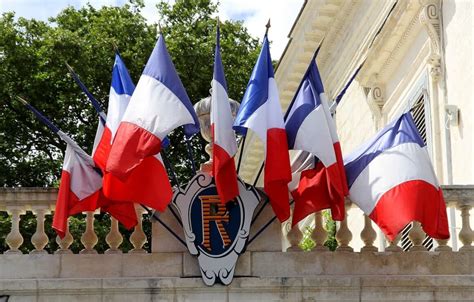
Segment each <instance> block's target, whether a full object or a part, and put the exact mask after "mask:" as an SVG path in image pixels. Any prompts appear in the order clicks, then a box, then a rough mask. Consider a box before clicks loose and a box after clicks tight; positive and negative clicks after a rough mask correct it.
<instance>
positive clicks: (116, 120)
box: [92, 53, 135, 171]
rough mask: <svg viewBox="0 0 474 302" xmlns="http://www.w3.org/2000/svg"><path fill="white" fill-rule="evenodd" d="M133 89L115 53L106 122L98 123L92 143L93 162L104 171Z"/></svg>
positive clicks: (119, 58)
mask: <svg viewBox="0 0 474 302" xmlns="http://www.w3.org/2000/svg"><path fill="white" fill-rule="evenodd" d="M134 90H135V85H134V84H133V81H132V79H131V77H130V74H129V73H128V70H127V67H126V66H125V63H124V62H123V60H122V58H121V57H120V54H118V53H116V54H115V62H114V67H113V69H112V85H111V87H110V93H109V105H108V108H107V116H106V117H105V119H106V123H105V127H104V126H103V125H102V123H99V127H98V130H97V134H96V143H94V148H93V150H92V154H93V159H94V162H95V163H96V164H97V166H99V167H100V168H101V169H102V170H104V171H105V166H106V164H107V159H108V157H109V153H110V148H111V146H112V141H113V139H114V136H115V133H116V132H117V129H118V126H119V124H120V122H121V120H122V117H123V114H124V113H125V110H126V109H127V107H128V103H129V102H130V98H131V96H132V94H133V91H134Z"/></svg>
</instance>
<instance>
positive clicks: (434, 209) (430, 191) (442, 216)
mask: <svg viewBox="0 0 474 302" xmlns="http://www.w3.org/2000/svg"><path fill="white" fill-rule="evenodd" d="M369 217H370V218H371V219H372V220H373V221H374V222H375V223H376V224H377V225H378V226H379V227H380V229H382V231H383V232H384V233H385V235H387V237H388V238H389V239H390V240H394V239H395V237H396V236H397V235H398V233H399V232H400V231H401V230H402V229H403V228H404V227H405V226H406V225H407V224H408V223H410V222H412V221H414V220H416V221H419V222H420V223H421V225H422V227H423V230H424V231H425V232H426V234H428V235H429V236H431V237H433V238H437V239H448V238H449V228H448V217H447V215H446V203H445V201H444V198H443V192H442V190H441V188H439V189H438V188H435V187H434V186H433V185H431V184H429V183H427V182H425V181H422V180H413V181H408V182H404V183H402V184H400V185H398V186H396V187H394V188H392V189H390V190H389V191H387V192H386V193H385V194H384V195H383V196H382V197H381V198H380V200H379V201H378V203H377V205H376V206H375V208H374V210H373V211H372V213H371V214H370V216H369Z"/></svg>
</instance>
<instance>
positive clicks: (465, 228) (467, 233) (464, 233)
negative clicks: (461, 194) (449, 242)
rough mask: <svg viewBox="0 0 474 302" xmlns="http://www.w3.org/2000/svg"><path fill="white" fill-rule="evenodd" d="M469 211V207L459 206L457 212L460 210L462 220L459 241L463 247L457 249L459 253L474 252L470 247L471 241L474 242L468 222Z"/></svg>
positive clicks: (473, 248)
mask: <svg viewBox="0 0 474 302" xmlns="http://www.w3.org/2000/svg"><path fill="white" fill-rule="evenodd" d="M470 209H471V206H469V205H460V206H459V210H461V220H462V227H461V231H460V232H459V240H460V241H461V242H462V244H463V246H462V247H461V248H460V249H459V251H472V250H474V246H473V245H472V241H473V240H474V232H473V231H472V229H471V225H470V222H469V210H470Z"/></svg>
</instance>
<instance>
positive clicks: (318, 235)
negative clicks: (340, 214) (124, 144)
mask: <svg viewBox="0 0 474 302" xmlns="http://www.w3.org/2000/svg"><path fill="white" fill-rule="evenodd" d="M443 191H444V195H445V200H446V203H447V206H448V208H451V207H454V208H456V209H457V210H459V211H460V217H461V223H460V225H461V227H460V230H459V232H458V234H451V236H453V235H454V236H457V237H458V239H459V242H460V243H462V245H461V246H460V248H459V251H472V250H474V246H473V245H472V242H473V241H474V232H473V230H472V227H471V218H470V211H471V209H472V207H473V205H474V186H446V187H444V188H443ZM56 194H57V190H56V189H51V188H15V189H10V188H2V189H1V190H0V212H7V213H8V215H10V216H11V227H10V231H9V233H8V234H6V238H5V242H6V244H7V245H8V250H6V251H5V252H4V253H5V254H21V253H22V252H21V251H20V247H21V246H22V244H24V238H23V235H22V230H21V229H20V221H21V218H22V215H24V214H25V213H26V211H31V212H32V213H33V214H34V215H35V218H36V231H35V233H34V234H33V236H32V237H31V244H32V245H33V246H34V249H33V250H31V252H30V253H31V254H45V253H47V252H46V250H45V246H46V245H47V244H48V242H49V240H50V238H48V236H47V234H46V232H45V224H44V221H45V217H46V216H47V215H51V213H52V211H54V206H55V200H56ZM347 205H348V206H347V207H346V212H347V209H349V208H350V207H351V204H350V202H348V204H347ZM136 211H137V217H138V221H139V223H138V225H137V226H136V227H135V229H134V230H133V233H132V234H131V235H130V237H129V240H130V243H131V244H132V246H133V249H131V250H130V251H129V253H147V251H146V250H145V249H144V248H143V246H144V245H145V243H146V241H147V235H146V234H145V232H144V230H143V227H142V220H143V214H145V212H144V211H143V209H142V208H141V207H138V206H137V207H136ZM85 214H86V216H85V224H86V228H85V231H84V232H83V234H82V236H81V237H80V242H81V243H82V245H83V249H82V250H81V251H80V254H96V253H97V251H96V250H95V249H94V247H95V246H96V244H97V242H98V239H99V238H98V236H97V234H96V232H95V229H94V215H96V214H98V213H93V212H87V213H85ZM267 216H268V215H267ZM262 219H265V218H264V217H263V216H262ZM267 219H268V218H267ZM351 219H363V224H364V227H363V229H362V231H361V232H360V234H354V233H353V232H352V231H351V229H350V228H349V227H348V221H350V220H351ZM260 224H262V222H261V223H260ZM272 230H273V232H274V231H275V228H273V229H272ZM175 231H176V232H178V233H179V231H180V230H179V228H176V225H175ZM268 232H272V231H268ZM157 233H159V234H158V235H157V236H154V234H151V237H152V238H155V237H158V238H156V240H160V236H162V235H160V234H163V233H162V232H157ZM3 235H5V234H3ZM273 235H274V234H273ZM376 235H377V234H376V231H375V229H374V226H373V223H372V222H371V220H370V219H369V218H368V217H367V216H365V215H362V216H360V217H351V215H346V218H345V219H344V221H342V222H340V223H339V227H338V228H337V232H336V235H335V238H336V240H337V244H338V246H337V248H336V252H353V248H352V247H351V244H350V243H351V241H352V240H353V239H354V238H356V237H358V238H357V240H360V241H361V242H362V248H361V249H360V251H361V252H377V251H378V248H377V247H376V245H375V243H374V241H375V239H376ZM264 236H265V235H264ZM264 236H262V238H263V237H264ZM286 236H287V240H288V242H289V244H290V247H289V248H288V249H287V251H291V252H295V251H301V249H300V248H299V246H298V244H299V242H300V241H301V238H302V237H303V235H302V232H301V230H300V229H299V228H293V229H291V230H289V232H288V233H287V235H286ZM327 237H328V234H327V232H326V230H325V229H324V227H323V217H322V215H321V213H316V214H315V224H314V229H313V232H312V234H311V238H312V239H313V241H314V242H315V248H314V251H316V252H317V251H327V250H328V249H327V247H325V246H324V243H325V241H326V239H327ZM408 237H409V239H410V241H411V242H412V247H411V248H410V251H426V248H425V247H424V246H423V245H422V242H423V240H424V239H425V233H424V232H423V230H422V228H421V225H420V223H418V222H414V223H413V227H412V228H411V230H410V232H409V235H408ZM73 240H74V238H73V237H72V235H71V233H70V232H69V230H68V231H67V232H66V236H65V237H64V238H63V239H60V238H59V237H57V238H56V242H57V243H58V246H59V248H58V249H57V250H56V251H54V253H57V254H70V253H72V251H71V250H70V248H69V247H70V245H71V244H72V242H73ZM123 240H124V238H123V235H122V234H121V233H120V231H119V227H118V222H117V220H116V219H114V218H112V217H111V218H110V228H109V232H108V234H107V235H106V237H105V241H106V243H107V245H108V247H109V248H108V249H107V250H106V251H105V253H106V254H120V253H122V250H121V249H120V245H121V244H122V242H123ZM257 240H258V239H257ZM399 240H400V236H398V237H397V238H396V239H395V240H394V242H388V246H387V247H386V248H385V251H386V252H401V251H402V249H401V248H400V246H399V245H398V242H399ZM436 241H437V247H436V248H435V251H452V247H450V246H449V245H448V244H447V243H448V240H436ZM260 250H264V249H261V248H260ZM153 251H154V252H160V249H159V248H158V249H153ZM164 251H166V249H165V250H164Z"/></svg>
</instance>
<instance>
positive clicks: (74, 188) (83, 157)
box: [18, 98, 137, 238]
mask: <svg viewBox="0 0 474 302" xmlns="http://www.w3.org/2000/svg"><path fill="white" fill-rule="evenodd" d="M18 99H19V100H20V101H21V102H22V103H23V104H24V105H25V106H26V107H27V108H28V109H30V110H31V111H32V112H33V113H34V114H35V115H36V117H38V119H39V120H41V121H42V122H43V123H44V124H45V125H46V126H48V128H50V129H51V130H52V131H53V132H54V133H56V134H57V135H59V137H60V138H61V139H62V140H63V141H64V142H66V144H67V147H66V152H65V154H64V163H63V169H62V173H61V183H60V185H59V191H58V197H57V200H56V208H55V212H54V218H53V228H54V230H55V231H56V233H57V234H58V235H59V237H61V238H63V237H64V235H65V233H66V231H67V219H68V217H69V216H72V215H75V214H77V213H81V212H84V211H95V210H96V209H97V208H99V207H102V206H107V205H109V208H108V209H107V210H106V211H107V212H109V213H110V214H111V215H112V216H113V217H115V218H116V219H117V220H119V221H120V222H121V223H122V224H123V225H124V226H125V227H126V228H131V227H133V226H134V225H136V224H137V217H136V215H131V216H130V215H128V214H125V215H123V214H122V213H124V208H125V210H126V208H128V205H127V204H122V203H113V204H111V203H109V200H108V199H107V198H106V197H105V196H104V195H103V193H102V176H101V174H100V173H99V172H98V170H96V169H97V168H96V167H95V164H94V161H93V160H92V157H90V156H89V154H87V153H86V152H85V151H84V150H82V149H81V147H79V145H78V144H77V143H76V142H75V141H74V140H73V139H72V138H70V137H69V136H68V135H67V134H65V133H64V132H62V131H61V130H59V128H58V127H56V125H54V124H53V123H52V122H51V121H50V120H49V119H48V118H46V117H45V116H44V115H43V114H42V113H41V112H39V111H38V110H37V109H36V108H34V107H33V106H31V105H30V104H28V102H26V101H25V100H23V99H21V98H18ZM125 213H127V212H126V211H125ZM132 214H135V213H134V212H133V213H132Z"/></svg>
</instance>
